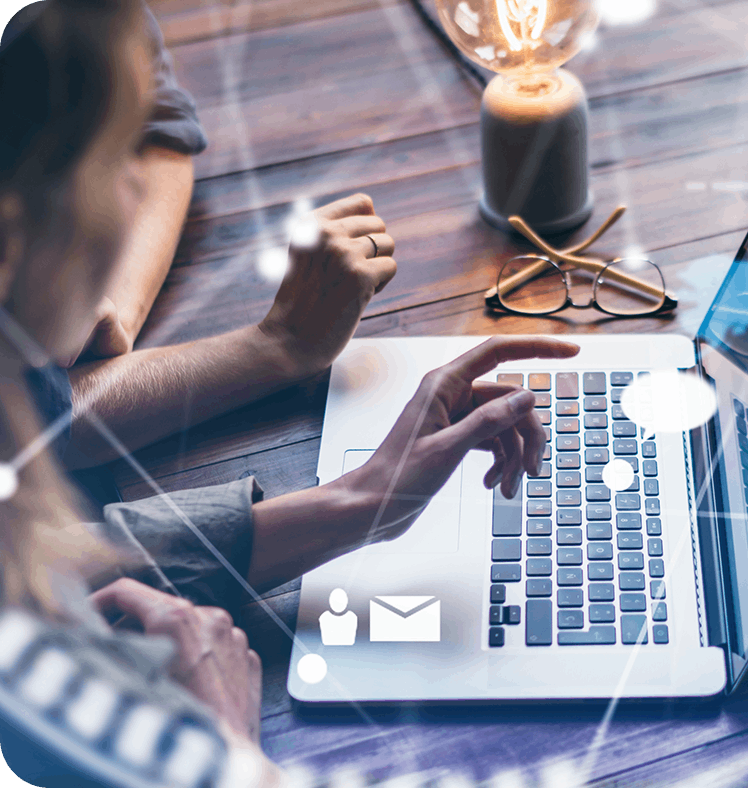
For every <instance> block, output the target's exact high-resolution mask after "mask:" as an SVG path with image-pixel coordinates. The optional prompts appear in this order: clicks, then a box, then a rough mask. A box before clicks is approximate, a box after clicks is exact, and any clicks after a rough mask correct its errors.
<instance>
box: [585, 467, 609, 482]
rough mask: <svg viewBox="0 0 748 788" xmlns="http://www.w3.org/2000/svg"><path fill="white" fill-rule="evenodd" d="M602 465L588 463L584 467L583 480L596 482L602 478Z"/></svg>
mask: <svg viewBox="0 0 748 788" xmlns="http://www.w3.org/2000/svg"><path fill="white" fill-rule="evenodd" d="M603 467H604V466H602V465H588V466H587V467H586V468H585V469H584V480H585V481H586V482H587V483H588V484H596V483H599V482H601V481H602V480H603Z"/></svg>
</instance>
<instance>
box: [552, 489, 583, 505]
mask: <svg viewBox="0 0 748 788" xmlns="http://www.w3.org/2000/svg"><path fill="white" fill-rule="evenodd" d="M581 505H582V492H581V490H557V491H556V506H581Z"/></svg>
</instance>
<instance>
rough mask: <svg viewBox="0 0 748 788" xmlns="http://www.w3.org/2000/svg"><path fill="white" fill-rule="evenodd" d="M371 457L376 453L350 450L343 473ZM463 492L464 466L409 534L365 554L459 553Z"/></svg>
mask: <svg viewBox="0 0 748 788" xmlns="http://www.w3.org/2000/svg"><path fill="white" fill-rule="evenodd" d="M372 454H374V452H373V451H363V450H359V449H350V450H348V451H347V452H346V453H345V459H344V460H343V473H348V472H349V471H352V470H355V469H356V468H360V467H361V466H362V465H363V464H364V463H365V462H366V461H367V460H368V459H369V457H371V455H372ZM461 490H462V463H460V464H459V465H458V466H457V470H455V472H454V473H453V474H452V475H451V476H450V477H449V479H447V482H446V484H445V485H444V487H442V488H441V490H439V492H438V493H437V494H436V495H435V496H434V497H433V498H432V500H431V503H430V504H429V505H428V506H427V507H426V508H425V509H424V510H423V512H422V513H421V516H420V517H419V518H418V519H417V520H416V521H415V523H413V525H412V526H411V527H410V528H409V529H408V531H406V532H405V533H404V534H403V535H402V536H400V537H399V538H397V539H395V540H393V541H392V542H378V543H377V544H373V545H370V546H369V547H366V548H365V550H366V551H367V552H368V553H371V554H375V555H382V554H390V555H392V554H393V553H410V554H413V553H456V552H457V546H458V539H459V533H460V492H461Z"/></svg>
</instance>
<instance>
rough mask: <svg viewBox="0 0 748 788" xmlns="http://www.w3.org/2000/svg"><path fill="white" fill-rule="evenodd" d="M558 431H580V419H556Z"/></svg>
mask: <svg viewBox="0 0 748 788" xmlns="http://www.w3.org/2000/svg"><path fill="white" fill-rule="evenodd" d="M556 432H557V433H577V432H579V419H556Z"/></svg>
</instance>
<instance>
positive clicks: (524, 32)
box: [496, 0, 548, 52]
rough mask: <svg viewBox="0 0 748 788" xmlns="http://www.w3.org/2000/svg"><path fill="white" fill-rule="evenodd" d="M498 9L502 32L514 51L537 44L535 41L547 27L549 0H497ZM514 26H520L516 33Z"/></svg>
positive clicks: (533, 46)
mask: <svg viewBox="0 0 748 788" xmlns="http://www.w3.org/2000/svg"><path fill="white" fill-rule="evenodd" d="M496 10H497V11H498V13H499V24H500V25H501V32H502V33H503V34H504V38H506V40H507V43H508V44H509V48H510V49H511V50H512V51H513V52H519V51H520V50H522V49H523V48H524V47H530V48H532V49H534V48H535V47H536V46H537V44H536V43H535V42H536V41H537V40H538V39H539V38H540V35H541V33H542V32H543V28H544V27H545V19H546V16H547V14H548V0H496ZM514 26H518V27H519V30H518V31H517V32H516V33H515V30H514Z"/></svg>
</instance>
